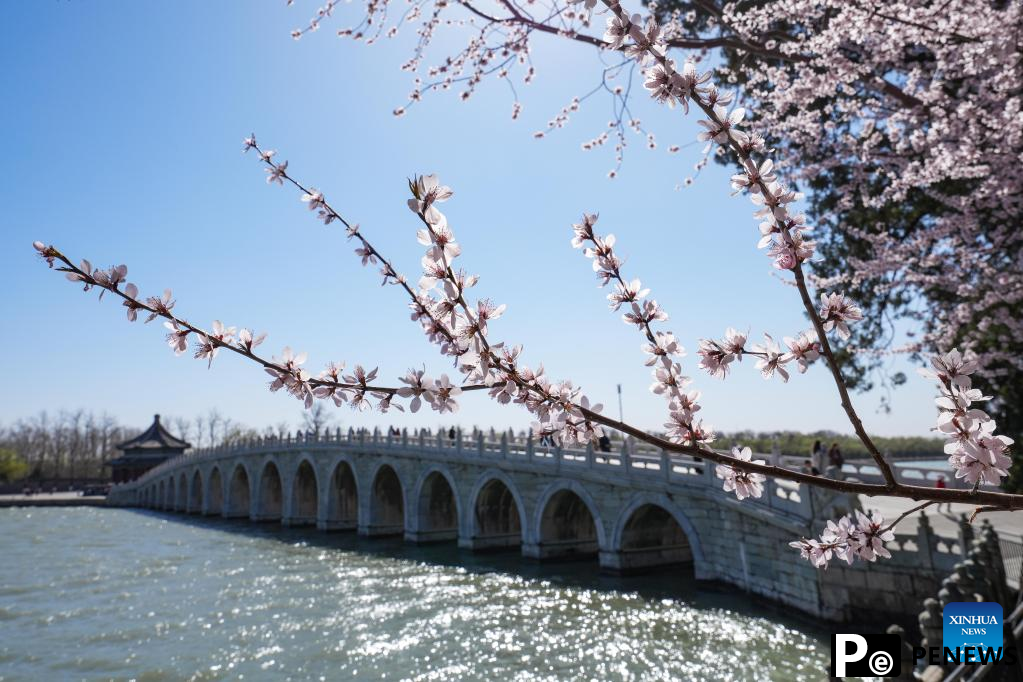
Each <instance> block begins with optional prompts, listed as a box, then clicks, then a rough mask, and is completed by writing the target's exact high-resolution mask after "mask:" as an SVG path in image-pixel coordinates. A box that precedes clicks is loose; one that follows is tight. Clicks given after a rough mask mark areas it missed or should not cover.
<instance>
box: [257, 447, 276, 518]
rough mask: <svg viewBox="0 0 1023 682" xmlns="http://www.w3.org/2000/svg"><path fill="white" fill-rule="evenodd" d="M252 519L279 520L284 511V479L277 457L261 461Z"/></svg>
mask: <svg viewBox="0 0 1023 682" xmlns="http://www.w3.org/2000/svg"><path fill="white" fill-rule="evenodd" d="M255 510H256V511H255V514H254V516H253V520H254V521H280V520H281V516H282V514H283V512H284V481H283V479H282V478H281V469H280V466H279V465H278V464H277V459H276V458H275V457H271V458H269V459H267V460H266V461H265V462H263V466H262V467H261V468H260V470H259V483H257V485H256V505H255Z"/></svg>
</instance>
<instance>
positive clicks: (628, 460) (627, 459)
mask: <svg viewBox="0 0 1023 682" xmlns="http://www.w3.org/2000/svg"><path fill="white" fill-rule="evenodd" d="M622 466H623V467H625V475H626V476H631V475H632V457H631V456H630V455H629V444H628V443H627V442H626V441H624V440H623V441H622Z"/></svg>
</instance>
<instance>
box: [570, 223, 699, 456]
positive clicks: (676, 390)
mask: <svg viewBox="0 0 1023 682" xmlns="http://www.w3.org/2000/svg"><path fill="white" fill-rule="evenodd" d="M596 223H597V216H596V215H595V214H584V215H583V218H582V221H581V222H579V223H576V224H574V225H572V229H573V231H574V236H573V237H572V247H573V248H577V249H583V255H585V256H586V257H587V258H589V259H591V260H592V261H593V270H594V272H596V274H597V280H598V281H599V282H600V285H601V286H606V285H607V284H609V283H611V282H613V283H614V288H613V290H612V291H611V293H610V294H608V295H607V299H608V302H609V304H610V307H611V310H614V311H618V310H620V309H621V308H622V306H627V308H626V312H625V313H624V314H623V315H622V320H624V322H625V323H626V324H629V325H632V326H634V327H636V328H637V329H638V330H639V332H640V333H641V334H643V336H645V337H646V343H644V344H643V345H642V346H640V349H641V350H642V351H643V353H645V354H646V356H647V358H646V362H645V364H646V366H647V367H651V368H652V369H651V374H652V375H653V379H654V381H653V383H652V384H651V385H650V391H651V392H652V393H654V394H656V395H659V396H662V397H663V398H664V399H665V401H667V403H668V422H667V423H665V425H664V426H665V428H666V429H667V434H668V438H670V439H671V441H672V442H674V443H680V444H682V445H692V446H698V447H705V446H708V445H709V444H710V443H711V442H713V441H714V429H713V427H711V426H710V425H705V424H704V423H703V420H702V419H697V418H696V417H695V415H696V413H697V412H699V411H700V403H699V399H700V392H699V391H696V390H687V389H688V387H689V385H690V384H691V383H692V379H690V378H689V377H688V376H686V375H685V374H683V373H682V365H681V363H679V360H680V359H681V358H683V357H685V349H684V348H683V347H682V346H681V345H680V344H679V342H678V340H677V339H676V338H675V335H674V334H673V333H672V332H670V331H659V330H658V331H655V330H654V329H653V327H652V326H651V324H652V323H654V322H663V321H665V320H667V319H668V313H667V312H665V310H664V309H663V308H661V306H660V305H659V304H658V303H657V301H656V300H654V299H652V298H649V296H648V295H649V293H650V290H649V289H644V288H643V285H642V283H641V282H640V280H638V279H633V280H628V281H627V280H626V279H625V277H624V276H623V275H622V272H621V266H622V260H621V258H619V257H618V256H617V255H616V254H615V251H614V245H615V236H614V235H613V234H609V235H606V236H601V235H598V234H597V233H596V232H594V230H593V227H594V225H596Z"/></svg>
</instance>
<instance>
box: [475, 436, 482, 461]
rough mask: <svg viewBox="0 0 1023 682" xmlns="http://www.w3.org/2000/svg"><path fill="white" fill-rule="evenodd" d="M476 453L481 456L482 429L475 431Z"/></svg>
mask: <svg viewBox="0 0 1023 682" xmlns="http://www.w3.org/2000/svg"><path fill="white" fill-rule="evenodd" d="M476 453H477V454H478V455H479V456H480V457H482V456H483V432H482V431H477V432H476Z"/></svg>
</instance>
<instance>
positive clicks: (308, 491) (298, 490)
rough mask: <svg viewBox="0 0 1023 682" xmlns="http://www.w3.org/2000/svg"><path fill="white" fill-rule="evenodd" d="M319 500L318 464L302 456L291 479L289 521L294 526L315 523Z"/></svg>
mask: <svg viewBox="0 0 1023 682" xmlns="http://www.w3.org/2000/svg"><path fill="white" fill-rule="evenodd" d="M319 500H320V487H319V477H318V476H317V473H316V466H315V465H314V464H313V462H312V460H311V459H309V458H308V457H302V458H301V459H299V461H298V466H297V467H295V473H294V475H293V476H292V480H291V499H290V504H291V509H290V510H289V511H288V514H287V516H286V518H287V522H288V523H289V524H290V525H293V526H308V525H315V524H316V515H317V513H318V512H319V505H320V501H319Z"/></svg>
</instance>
